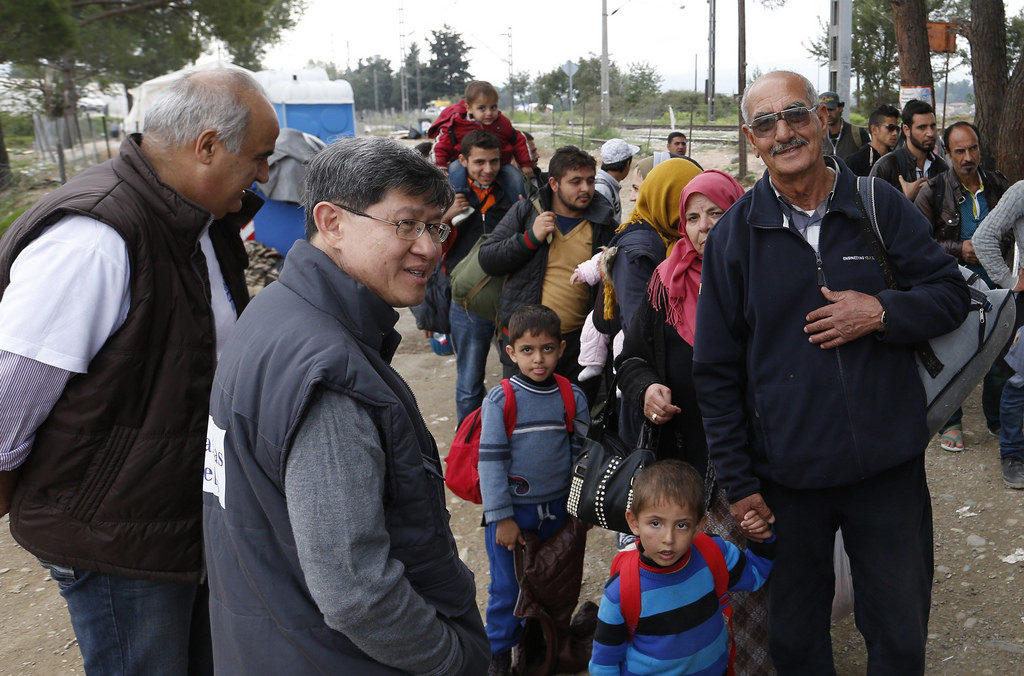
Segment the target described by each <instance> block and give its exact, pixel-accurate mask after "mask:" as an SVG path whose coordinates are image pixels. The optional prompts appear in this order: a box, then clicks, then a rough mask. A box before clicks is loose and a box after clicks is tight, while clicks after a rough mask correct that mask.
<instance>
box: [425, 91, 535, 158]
mask: <svg viewBox="0 0 1024 676" xmlns="http://www.w3.org/2000/svg"><path fill="white" fill-rule="evenodd" d="M467 113H468V109H467V108H466V101H465V100H462V101H459V102H458V103H453V104H452V105H450V106H448V107H447V108H445V109H444V110H442V111H441V114H440V115H438V116H437V119H436V120H434V124H432V125H430V129H428V130H427V136H429V137H430V138H436V139H437V143H436V144H435V145H434V161H435V162H436V163H437V166H439V167H444V168H447V167H448V165H449V164H451V163H452V162H454V161H455V160H457V159H459V152H460V150H461V148H462V138H463V137H464V136H465V135H466V134H468V133H469V132H471V131H473V130H474V129H485V130H487V131H489V132H491V133H492V134H494V135H495V136H497V137H498V140H499V141H501V163H502V164H510V163H511V162H512V157H513V155H514V156H515V158H516V162H518V163H519V166H520V167H529V166H530V165H532V164H533V162H531V161H530V149H529V148H528V147H527V145H526V137H525V136H523V135H522V134H521V133H520V132H518V131H516V130H515V129H514V128H513V127H512V122H511V121H510V120H509V119H508V118H507V117H505V116H504V115H502V114H501V113H500V112H499V113H498V117H497V119H496V120H494V123H493V124H491V125H490V126H489V127H485V126H483V125H482V124H480V123H479V122H477V121H476V120H474V119H473V118H471V117H469V115H468V114H467Z"/></svg>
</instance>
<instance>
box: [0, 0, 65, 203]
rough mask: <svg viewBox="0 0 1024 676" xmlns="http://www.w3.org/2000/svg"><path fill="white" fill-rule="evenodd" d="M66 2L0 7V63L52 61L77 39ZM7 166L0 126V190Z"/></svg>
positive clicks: (29, 0) (33, 0)
mask: <svg viewBox="0 0 1024 676" xmlns="http://www.w3.org/2000/svg"><path fill="white" fill-rule="evenodd" d="M66 8H67V0H20V1H19V2H18V3H13V2H12V3H6V2H5V3H3V4H0V63H6V62H9V61H13V60H14V59H15V58H16V57H21V58H25V59H45V58H55V57H56V56H57V55H58V54H59V52H60V50H61V45H62V44H65V43H68V42H74V41H75V40H76V39H77V35H76V27H75V25H74V23H73V22H72V21H71V20H70V18H69V17H68V15H67V12H66ZM11 180H12V175H11V163H10V158H9V157H8V155H7V144H6V143H5V142H4V130H3V127H0V190H3V189H4V188H6V187H7V186H9V185H10V184H11Z"/></svg>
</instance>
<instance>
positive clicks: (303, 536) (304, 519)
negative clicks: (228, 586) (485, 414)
mask: <svg viewBox="0 0 1024 676" xmlns="http://www.w3.org/2000/svg"><path fill="white" fill-rule="evenodd" d="M340 449H345V450H344V451H342V450H340ZM357 450H358V451H361V452H356V451H357ZM383 495H384V451H383V449H382V448H381V443H380V439H379V437H378V435H377V427H376V425H374V422H373V420H372V418H371V417H370V414H369V412H368V411H367V410H366V408H365V407H363V406H360V405H358V404H357V403H356V402H355V401H354V400H353V399H352V398H351V397H348V396H346V395H344V394H340V393H338V392H334V391H331V390H326V389H321V390H320V391H319V394H318V395H317V396H316V398H315V401H314V402H313V403H312V404H311V405H310V408H309V410H308V411H307V413H306V416H305V418H303V421H302V423H301V424H300V426H299V429H298V431H297V433H296V436H295V441H294V443H293V445H292V450H291V453H290V454H289V456H288V465H287V468H286V470H285V498H286V500H287V502H288V518H289V520H290V521H291V525H292V531H293V533H294V536H295V544H296V547H297V550H298V557H299V563H300V564H301V566H302V573H303V575H304V576H305V579H306V585H307V586H308V587H309V593H310V595H311V596H312V597H313V600H314V601H316V604H317V606H318V607H319V608H320V610H321V611H322V612H323V614H324V622H326V624H327V626H329V627H330V628H332V629H334V630H336V631H339V632H341V633H343V634H344V635H345V636H347V637H348V638H349V639H350V640H351V641H352V642H353V643H355V644H356V645H357V646H358V647H359V648H360V649H361V650H363V651H364V652H365V653H366V654H367V655H369V656H370V657H372V658H373V659H374V660H376V661H378V662H381V663H382V664H386V665H388V666H391V667H394V668H397V669H400V670H402V671H406V672H409V673H414V674H432V675H440V674H458V673H460V671H461V670H462V665H463V652H464V648H463V646H462V645H461V641H460V635H459V634H460V632H459V627H457V626H456V625H455V624H453V623H451V622H450V621H448V620H447V618H444V617H442V616H441V615H440V614H438V613H437V611H436V609H435V608H434V607H433V606H431V605H429V604H428V603H427V602H426V601H424V600H423V599H422V598H421V597H420V596H419V595H418V594H417V593H416V591H415V590H414V589H413V588H412V586H411V585H410V584H409V582H408V580H407V579H406V578H405V576H404V571H403V568H402V564H401V563H399V562H398V561H397V560H395V559H392V558H390V557H389V556H388V553H389V549H390V541H389V538H388V532H387V530H385V528H384V506H383V499H382V498H383ZM350 580H364V581H365V584H351V583H349V582H347V581H350Z"/></svg>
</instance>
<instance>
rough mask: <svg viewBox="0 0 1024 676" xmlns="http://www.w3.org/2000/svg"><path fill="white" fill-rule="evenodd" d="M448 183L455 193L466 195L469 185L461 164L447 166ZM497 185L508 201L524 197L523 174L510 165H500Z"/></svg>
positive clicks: (454, 163) (457, 162)
mask: <svg viewBox="0 0 1024 676" xmlns="http://www.w3.org/2000/svg"><path fill="white" fill-rule="evenodd" d="M448 181H449V182H450V183H451V184H452V187H453V188H455V192H461V193H468V192H469V183H468V182H467V181H466V168H465V167H464V166H462V162H459V161H458V160H455V161H454V162H452V163H451V164H449V165H448ZM498 185H500V186H501V189H502V190H503V191H504V192H505V194H506V195H508V197H509V199H511V200H512V201H515V200H517V199H519V197H520V196H523V197H525V196H526V183H525V182H524V179H523V173H522V172H521V171H519V170H518V169H516V168H515V167H514V166H512V165H511V164H503V165H501V169H499V170H498Z"/></svg>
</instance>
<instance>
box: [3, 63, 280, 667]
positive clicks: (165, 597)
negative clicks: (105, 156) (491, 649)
mask: <svg viewBox="0 0 1024 676" xmlns="http://www.w3.org/2000/svg"><path fill="white" fill-rule="evenodd" d="M277 132H278V126H277V118H276V116H275V115H274V110H273V108H271V106H270V104H269V103H268V102H267V100H266V98H264V96H263V94H262V91H261V89H260V87H259V85H258V84H257V83H256V81H255V80H253V79H252V78H251V77H250V76H249V75H247V74H245V73H243V72H241V71H237V70H220V69H219V70H210V71H203V72H198V73H194V74H192V75H188V76H185V77H183V78H181V79H179V80H178V81H176V82H174V83H173V84H171V85H170V86H169V87H168V88H167V90H165V92H164V93H163V94H162V96H161V98H160V99H159V100H158V101H156V102H155V103H154V104H153V107H152V109H151V110H150V112H149V114H148V116H147V121H146V130H145V134H144V135H138V134H135V135H132V136H129V137H128V138H126V139H125V141H124V143H123V144H122V146H121V151H120V154H119V155H118V157H116V158H114V159H113V160H111V161H109V162H106V163H104V164H101V165H99V166H96V167H93V168H91V169H89V170H88V171H86V172H84V173H82V174H80V175H79V176H77V177H76V178H74V179H72V180H71V181H70V182H68V183H67V185H65V186H63V187H61V188H59V189H58V190H56V191H54V192H53V193H51V194H50V195H48V196H47V197H45V198H44V199H43V200H41V201H40V202H39V203H38V204H36V205H35V206H34V207H33V208H31V209H30V210H29V211H27V212H26V213H25V214H24V215H23V216H22V217H21V218H19V219H18V220H17V221H16V222H15V223H14V225H13V226H12V227H11V229H10V231H9V232H7V234H6V235H5V236H4V238H3V240H2V243H0V293H2V300H0V400H2V401H3V402H4V405H3V406H2V407H0V470H2V471H0V515H2V514H5V513H6V512H7V511H8V509H10V512H11V532H12V534H13V535H14V537H15V539H16V540H17V541H18V542H19V543H20V544H21V545H22V546H24V547H25V549H27V550H28V551H30V552H31V553H32V554H34V555H35V556H37V557H38V558H39V559H40V561H42V562H43V565H45V566H46V567H48V568H49V569H50V571H51V573H52V575H53V577H54V579H56V580H57V582H58V584H59V585H60V590H61V595H62V596H63V597H64V598H65V599H66V600H67V603H68V610H69V612H70V614H71V622H72V625H73V626H74V629H75V635H76V636H77V637H78V644H79V647H80V648H81V650H82V655H83V657H84V658H85V669H86V671H87V672H90V673H162V674H178V673H182V674H183V673H185V672H186V671H190V672H196V673H202V672H208V671H209V670H210V668H211V660H210V637H209V625H208V620H207V611H206V592H205V585H200V582H201V580H202V579H203V575H204V573H203V552H202V532H201V528H202V521H201V516H202V511H201V509H202V503H201V501H200V493H199V491H198V490H197V485H196V482H197V477H198V475H199V472H200V471H201V468H202V463H203V447H204V444H205V438H206V427H207V425H206V420H207V410H208V401H209V392H210V385H211V382H212V380H213V371H214V366H215V363H216V359H217V351H218V347H219V346H221V345H223V343H224V341H225V340H226V339H227V334H228V333H230V330H231V328H232V326H233V324H234V321H235V318H236V316H237V312H238V311H240V310H241V309H242V308H243V307H244V306H245V303H246V301H247V300H248V293H247V291H246V287H245V279H244V276H243V271H244V269H245V264H246V258H245V250H244V248H243V247H242V244H241V241H240V239H239V236H238V228H239V226H240V225H241V224H244V223H245V222H246V221H248V220H249V219H250V218H251V217H252V214H253V213H255V211H256V210H257V209H258V208H259V205H260V204H261V202H260V200H259V198H257V197H256V196H255V195H253V194H251V193H248V192H247V191H245V188H246V187H248V186H249V185H250V184H251V183H252V182H253V181H254V180H260V181H265V180H267V171H268V169H267V157H268V156H269V155H270V153H272V152H273V150H274V141H275V139H276V138H277Z"/></svg>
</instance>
